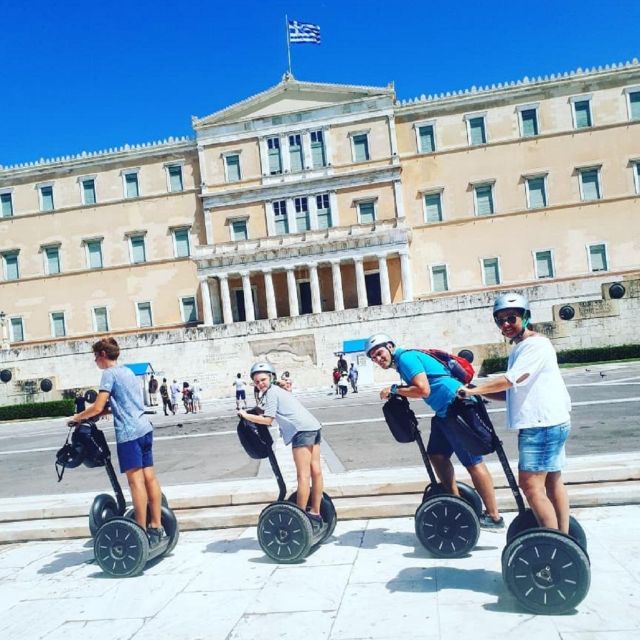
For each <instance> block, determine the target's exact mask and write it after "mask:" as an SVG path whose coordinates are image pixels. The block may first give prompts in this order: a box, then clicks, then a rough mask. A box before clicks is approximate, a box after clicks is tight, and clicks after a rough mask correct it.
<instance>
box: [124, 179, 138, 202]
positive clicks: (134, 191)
mask: <svg viewBox="0 0 640 640" xmlns="http://www.w3.org/2000/svg"><path fill="white" fill-rule="evenodd" d="M124 184H125V191H124V197H125V198H137V197H138V196H139V195H140V189H139V187H138V174H137V173H125V174H124Z"/></svg>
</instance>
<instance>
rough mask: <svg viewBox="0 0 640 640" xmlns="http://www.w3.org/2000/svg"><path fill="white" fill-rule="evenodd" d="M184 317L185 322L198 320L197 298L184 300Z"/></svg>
mask: <svg viewBox="0 0 640 640" xmlns="http://www.w3.org/2000/svg"><path fill="white" fill-rule="evenodd" d="M182 316H183V317H184V321H185V322H196V321H197V320H198V314H197V312H196V300H195V298H183V299H182Z"/></svg>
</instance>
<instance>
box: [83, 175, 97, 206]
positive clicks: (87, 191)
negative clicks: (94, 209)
mask: <svg viewBox="0 0 640 640" xmlns="http://www.w3.org/2000/svg"><path fill="white" fill-rule="evenodd" d="M82 197H83V199H84V203H85V204H86V205H90V204H95V203H96V185H95V182H94V181H93V180H83V181H82Z"/></svg>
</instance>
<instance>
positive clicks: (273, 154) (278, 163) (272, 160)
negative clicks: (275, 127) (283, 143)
mask: <svg viewBox="0 0 640 640" xmlns="http://www.w3.org/2000/svg"><path fill="white" fill-rule="evenodd" d="M267 150H268V153H269V173H270V174H271V175H272V176H273V175H277V174H279V173H282V158H281V156H280V138H268V139H267Z"/></svg>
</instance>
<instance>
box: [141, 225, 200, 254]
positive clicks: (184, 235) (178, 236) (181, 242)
mask: <svg viewBox="0 0 640 640" xmlns="http://www.w3.org/2000/svg"><path fill="white" fill-rule="evenodd" d="M174 236H175V241H176V258H186V257H187V256H189V255H191V250H190V247H189V230H188V229H176V231H174ZM143 262H144V260H143Z"/></svg>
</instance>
